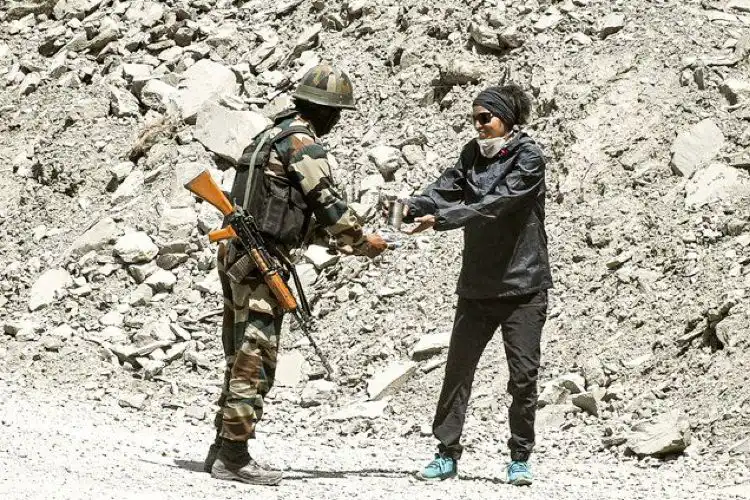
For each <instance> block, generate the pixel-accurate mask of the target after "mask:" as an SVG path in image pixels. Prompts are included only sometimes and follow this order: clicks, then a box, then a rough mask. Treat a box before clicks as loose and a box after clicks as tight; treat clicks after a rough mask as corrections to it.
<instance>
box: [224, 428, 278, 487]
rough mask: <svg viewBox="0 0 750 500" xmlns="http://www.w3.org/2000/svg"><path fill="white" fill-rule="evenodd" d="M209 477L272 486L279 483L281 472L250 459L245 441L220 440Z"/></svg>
mask: <svg viewBox="0 0 750 500" xmlns="http://www.w3.org/2000/svg"><path fill="white" fill-rule="evenodd" d="M211 477H213V478H214V479H223V480H224V481H239V482H241V483H246V484H256V485H262V486H274V485H277V484H279V483H280V482H281V479H282V477H283V474H282V472H281V471H275V470H271V469H269V468H267V467H263V466H262V465H260V464H258V463H257V462H256V461H255V460H253V459H252V458H251V457H250V453H248V451H247V442H246V441H230V440H227V439H222V443H221V448H220V449H219V453H218V456H217V457H216V461H215V462H214V463H213V466H212V467H211Z"/></svg>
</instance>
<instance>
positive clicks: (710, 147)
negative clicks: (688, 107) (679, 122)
mask: <svg viewBox="0 0 750 500" xmlns="http://www.w3.org/2000/svg"><path fill="white" fill-rule="evenodd" d="M723 145H724V134H723V133H722V132H721V130H720V129H719V127H717V126H716V124H715V123H714V122H713V121H712V120H711V119H708V118H707V119H705V120H703V121H701V122H698V123H696V124H695V125H693V126H692V127H690V128H689V129H688V130H683V131H682V132H680V133H679V134H678V135H677V138H676V139H675V141H674V143H672V150H671V152H672V162H671V163H670V166H671V167H672V170H673V171H674V173H675V174H677V175H681V176H683V177H690V176H692V175H693V173H694V172H695V171H696V170H697V169H698V168H700V167H702V166H703V165H705V164H707V163H708V162H710V161H711V160H712V159H713V158H714V157H715V156H716V154H717V153H718V152H719V151H720V150H721V148H722V146H723Z"/></svg>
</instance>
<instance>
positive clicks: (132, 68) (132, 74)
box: [122, 63, 154, 84]
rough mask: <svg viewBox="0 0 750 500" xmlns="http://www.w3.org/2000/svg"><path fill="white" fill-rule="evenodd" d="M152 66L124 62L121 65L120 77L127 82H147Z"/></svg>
mask: <svg viewBox="0 0 750 500" xmlns="http://www.w3.org/2000/svg"><path fill="white" fill-rule="evenodd" d="M153 70H154V68H153V67H152V66H150V65H148V64H135V63H125V64H123V65H122V77H123V78H125V81H127V82H128V83H131V84H132V83H134V82H147V81H148V80H150V79H151V73H152V72H153Z"/></svg>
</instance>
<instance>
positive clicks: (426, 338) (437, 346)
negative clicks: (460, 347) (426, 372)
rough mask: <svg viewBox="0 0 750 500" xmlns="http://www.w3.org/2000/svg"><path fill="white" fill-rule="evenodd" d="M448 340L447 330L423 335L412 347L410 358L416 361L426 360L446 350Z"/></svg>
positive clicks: (449, 336)
mask: <svg viewBox="0 0 750 500" xmlns="http://www.w3.org/2000/svg"><path fill="white" fill-rule="evenodd" d="M450 340H451V332H450V331H449V330H446V331H443V332H438V333H428V334H426V335H423V336H422V337H421V338H420V339H419V341H418V342H417V343H416V344H414V347H412V349H411V357H412V359H414V360H416V361H421V360H424V359H427V358H429V357H431V356H433V355H435V354H438V353H440V352H441V351H443V350H444V349H447V348H448V345H449V344H450Z"/></svg>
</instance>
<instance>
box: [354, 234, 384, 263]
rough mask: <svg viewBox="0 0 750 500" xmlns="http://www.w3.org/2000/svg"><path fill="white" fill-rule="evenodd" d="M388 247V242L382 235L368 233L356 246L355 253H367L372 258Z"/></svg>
mask: <svg viewBox="0 0 750 500" xmlns="http://www.w3.org/2000/svg"><path fill="white" fill-rule="evenodd" d="M386 248H388V242H387V241H385V240H384V239H383V238H382V237H381V236H380V235H377V234H368V235H367V236H365V239H364V240H363V241H362V243H360V244H359V245H357V246H355V247H354V253H355V254H356V255H365V256H367V257H369V258H371V259H374V258H375V257H377V256H378V255H380V254H381V253H383V252H384V251H385V249H386Z"/></svg>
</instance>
